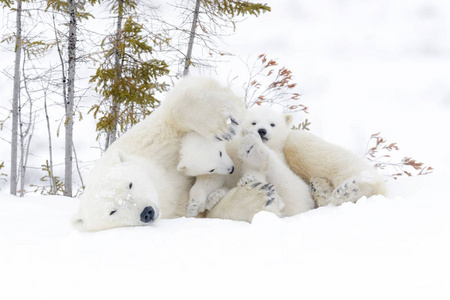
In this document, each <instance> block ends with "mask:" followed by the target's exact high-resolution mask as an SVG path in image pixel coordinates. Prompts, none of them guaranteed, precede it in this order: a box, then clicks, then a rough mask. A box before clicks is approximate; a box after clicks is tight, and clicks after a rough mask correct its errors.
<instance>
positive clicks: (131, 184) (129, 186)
mask: <svg viewBox="0 0 450 300" xmlns="http://www.w3.org/2000/svg"><path fill="white" fill-rule="evenodd" d="M132 187H133V183H132V182H130V184H129V185H128V188H129V189H130V190H131V188H132Z"/></svg>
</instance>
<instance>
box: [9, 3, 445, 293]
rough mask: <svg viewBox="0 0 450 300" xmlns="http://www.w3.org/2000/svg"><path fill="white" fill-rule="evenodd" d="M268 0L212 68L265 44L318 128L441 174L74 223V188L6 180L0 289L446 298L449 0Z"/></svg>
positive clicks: (233, 68)
mask: <svg viewBox="0 0 450 300" xmlns="http://www.w3.org/2000/svg"><path fill="white" fill-rule="evenodd" d="M268 4H269V5H271V6H272V10H273V11H272V12H271V13H270V14H266V15H263V16H261V17H259V18H258V19H253V18H249V19H248V20H246V21H245V22H243V23H240V24H238V26H237V28H238V31H237V34H236V35H235V36H233V37H230V38H229V39H228V40H227V42H228V44H229V47H230V51H229V52H232V53H235V54H237V55H239V56H240V57H235V58H231V63H229V64H223V65H221V66H219V69H218V75H217V76H218V77H219V79H220V80H222V81H224V82H226V81H227V80H228V79H229V78H232V77H234V76H235V75H237V74H239V75H242V76H243V75H245V71H241V70H242V69H240V68H242V64H241V63H240V62H239V61H240V60H246V59H247V57H248V56H249V55H252V56H254V57H255V58H256V56H257V55H258V54H260V53H266V54H267V55H268V56H270V57H273V58H277V59H278V60H279V61H280V62H281V64H283V65H285V66H286V67H288V68H289V69H291V70H292V71H293V72H294V75H295V78H296V80H297V82H298V83H299V90H300V92H301V93H302V103H304V104H306V105H307V106H308V107H309V111H310V114H309V115H307V116H306V115H304V114H299V116H298V118H299V120H300V119H302V118H304V117H305V116H306V117H307V118H308V119H309V120H310V121H311V122H312V124H311V126H310V128H311V131H312V132H313V133H315V134H317V135H319V136H321V137H323V138H324V139H326V140H328V141H331V142H334V143H336V144H339V145H342V146H345V147H346V148H349V149H350V150H352V151H354V152H355V153H358V154H359V155H363V154H364V152H365V148H366V144H367V141H368V139H369V137H370V135H371V134H373V133H376V132H379V131H381V133H382V136H384V137H385V138H387V139H388V141H389V142H397V143H398V145H399V146H400V151H399V152H400V153H401V155H402V156H412V157H413V158H414V159H417V160H418V161H422V162H424V163H426V164H427V165H429V166H432V167H433V168H434V169H435V171H434V173H432V174H430V175H426V176H419V177H413V178H400V179H398V180H397V181H393V180H389V181H388V188H389V195H388V196H387V197H386V198H385V197H381V196H377V197H372V198H370V199H361V200H360V201H359V202H358V203H356V204H345V205H342V206H341V207H331V206H330V207H324V208H320V209H316V210H312V211H310V212H307V213H304V214H302V215H298V216H295V217H292V218H286V219H278V218H276V217H274V216H272V215H270V214H264V213H263V214H258V215H257V216H256V217H255V220H254V222H253V224H251V225H250V224H247V223H243V222H232V221H224V220H203V219H186V218H182V219H176V220H160V221H159V222H157V223H156V224H154V225H152V226H147V227H134V228H119V229H113V230H108V231H103V232H97V233H80V232H78V231H76V230H75V229H74V228H73V227H72V226H71V224H70V217H71V216H72V215H73V214H74V213H75V212H76V210H77V205H78V200H77V199H67V198H64V197H57V196H54V197H50V196H47V197H44V196H38V195H27V197H25V198H24V199H20V198H16V197H12V196H9V195H7V194H6V190H7V189H6V187H5V188H4V189H3V190H2V191H0V283H1V284H0V299H45V300H47V299H134V298H144V299H146V298H149V299H150V298H155V297H157V298H159V299H176V298H177V297H180V298H181V297H183V298H185V297H188V298H205V299H206V298H208V299H229V298H234V299H244V298H251V299H257V298H261V297H264V298H265V299H269V298H271V297H276V298H277V299H334V298H336V299H340V298H345V299H393V300H398V299H450V258H449V253H450V217H449V216H448V215H449V211H450V199H449V198H450V197H449V196H448V193H447V192H446V193H444V187H445V186H447V184H448V183H449V182H450V172H449V170H450V156H449V154H448V149H449V148H448V146H449V143H448V141H447V140H448V136H449V134H448V130H449V129H450V81H449V78H450V73H449V70H450V2H448V1H446V0H432V1H431V0H414V1H410V0H402V1H400V0H398V1H389V0H378V1H357V0H347V1H342V0H321V1H317V0H315V1H313V0H302V1H298V0H291V1H288V0H283V1H268ZM232 72H235V73H234V74H233V75H230V74H231V73H232ZM2 85H3V84H2ZM238 88H239V84H238V83H237V82H236V81H235V86H234V89H235V90H236V92H237V93H239V89H238ZM2 94H3V95H6V96H5V97H9V94H7V93H6V92H4V91H2ZM3 134H5V133H4V132H2V135H3ZM85 143H86V145H88V144H89V143H88V142H85ZM2 145H4V144H2ZM91 145H95V141H92V142H91ZM87 150H89V148H88V147H87V146H86V149H85V150H84V152H85V153H84V154H83V150H81V149H78V151H79V152H80V154H79V156H82V155H85V156H87V157H89V155H92V154H91V153H88V152H89V151H87ZM2 152H4V151H2Z"/></svg>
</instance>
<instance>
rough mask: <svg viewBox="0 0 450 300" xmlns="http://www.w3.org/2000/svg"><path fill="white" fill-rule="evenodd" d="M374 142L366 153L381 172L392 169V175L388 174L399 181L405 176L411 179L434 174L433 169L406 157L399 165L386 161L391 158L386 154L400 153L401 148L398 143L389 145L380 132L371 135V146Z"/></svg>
mask: <svg viewBox="0 0 450 300" xmlns="http://www.w3.org/2000/svg"><path fill="white" fill-rule="evenodd" d="M373 141H375V143H374V146H373V147H371V148H369V149H368V150H367V151H366V154H365V157H366V158H367V159H368V160H369V161H371V162H373V163H374V166H375V167H377V168H379V169H381V170H385V169H388V168H390V169H391V170H392V171H391V172H392V173H391V174H388V176H389V177H392V178H394V179H397V178H399V177H400V176H404V175H407V176H408V177H411V176H418V175H427V174H430V173H432V172H433V168H432V167H428V166H425V165H424V163H421V162H418V161H416V160H414V159H412V158H411V157H404V158H403V159H402V160H401V161H400V162H397V163H392V162H390V161H385V160H386V159H389V158H391V155H390V154H386V153H387V152H392V151H398V150H399V149H400V148H399V147H398V146H397V143H390V144H387V141H386V140H385V139H384V138H383V137H381V136H380V133H379V132H378V133H375V134H372V135H371V137H370V139H369V144H370V143H371V142H373ZM407 168H408V170H410V171H408V170H407Z"/></svg>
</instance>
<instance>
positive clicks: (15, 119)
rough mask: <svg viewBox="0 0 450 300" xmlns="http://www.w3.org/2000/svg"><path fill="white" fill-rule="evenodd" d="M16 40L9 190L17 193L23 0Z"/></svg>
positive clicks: (8, 0) (19, 6)
mask: <svg viewBox="0 0 450 300" xmlns="http://www.w3.org/2000/svg"><path fill="white" fill-rule="evenodd" d="M12 2H13V1H11V0H2V3H4V5H5V6H8V7H10V6H11V5H12ZM15 38H16V41H15V47H14V51H15V59H14V87H13V99H12V126H11V172H10V180H9V192H10V194H12V195H16V194H17V137H18V123H19V97H20V79H21V75H20V63H21V53H22V0H17V8H16V36H15Z"/></svg>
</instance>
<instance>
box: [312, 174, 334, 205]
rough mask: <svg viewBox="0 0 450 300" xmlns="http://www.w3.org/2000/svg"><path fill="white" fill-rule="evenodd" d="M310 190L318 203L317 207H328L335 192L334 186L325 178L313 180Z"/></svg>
mask: <svg viewBox="0 0 450 300" xmlns="http://www.w3.org/2000/svg"><path fill="white" fill-rule="evenodd" d="M309 190H310V191H311V195H312V197H313V199H314V202H315V203H316V207H320V206H327V205H328V204H329V203H330V198H331V196H332V192H333V186H332V185H331V183H330V182H329V181H328V180H327V179H325V178H312V179H311V182H310V183H309Z"/></svg>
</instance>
